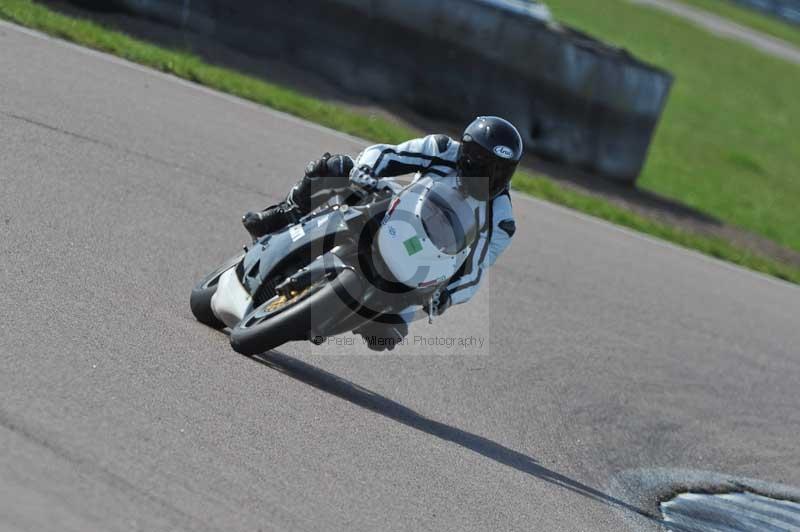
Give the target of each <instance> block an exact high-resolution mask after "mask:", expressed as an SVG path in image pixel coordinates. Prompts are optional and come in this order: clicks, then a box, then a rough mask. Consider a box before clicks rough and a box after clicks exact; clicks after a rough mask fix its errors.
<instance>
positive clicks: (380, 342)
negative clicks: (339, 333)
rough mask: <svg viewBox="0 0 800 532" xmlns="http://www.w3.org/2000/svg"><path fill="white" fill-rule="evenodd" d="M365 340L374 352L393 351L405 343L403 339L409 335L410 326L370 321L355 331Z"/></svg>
mask: <svg viewBox="0 0 800 532" xmlns="http://www.w3.org/2000/svg"><path fill="white" fill-rule="evenodd" d="M353 333H354V334H360V335H361V337H362V338H364V341H365V343H366V344H367V347H369V348H370V349H372V350H373V351H384V350H386V349H388V350H389V351H391V350H392V349H394V348H395V347H396V346H398V345H400V344H401V343H402V342H403V338H405V337H406V336H407V335H408V324H407V323H405V322H404V321H399V323H378V322H374V321H369V322H367V323H365V324H364V325H362V326H361V327H359V328H357V329H355V330H354V331H353Z"/></svg>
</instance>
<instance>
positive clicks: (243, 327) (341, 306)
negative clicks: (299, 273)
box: [231, 270, 362, 355]
mask: <svg viewBox="0 0 800 532" xmlns="http://www.w3.org/2000/svg"><path fill="white" fill-rule="evenodd" d="M361 291H362V287H361V280H360V279H359V277H358V275H357V274H356V273H355V272H353V271H352V270H342V271H341V272H339V274H338V275H337V276H336V277H334V278H325V279H322V280H320V281H318V282H316V283H314V284H312V285H310V286H308V287H306V288H304V289H301V290H299V291H297V292H292V293H290V294H288V295H278V296H275V297H273V298H272V299H270V300H269V301H266V302H265V303H263V304H262V305H260V306H258V307H257V308H255V309H253V311H252V312H250V313H249V314H248V315H247V316H245V317H244V318H243V319H242V321H240V322H239V323H238V324H237V325H236V327H234V328H233V330H232V331H231V347H233V349H234V350H235V351H237V352H239V353H242V354H244V355H255V354H257V353H263V352H265V351H269V350H270V349H274V348H276V347H278V346H279V345H282V344H284V343H286V342H291V341H297V340H310V339H311V340H313V339H314V338H315V337H318V336H329V335H333V334H337V333H339V332H341V331H338V330H337V329H336V327H337V325H339V324H341V323H342V322H343V321H344V320H345V318H347V317H349V316H351V315H352V314H354V313H355V312H356V311H357V310H358V306H359V303H358V301H359V300H360V298H361Z"/></svg>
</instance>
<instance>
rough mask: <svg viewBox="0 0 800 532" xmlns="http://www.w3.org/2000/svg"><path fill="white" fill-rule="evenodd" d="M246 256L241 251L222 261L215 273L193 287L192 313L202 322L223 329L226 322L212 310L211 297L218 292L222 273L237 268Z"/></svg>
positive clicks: (190, 299)
mask: <svg viewBox="0 0 800 532" xmlns="http://www.w3.org/2000/svg"><path fill="white" fill-rule="evenodd" d="M242 258H244V253H240V254H238V255H236V256H235V257H231V258H230V259H228V260H226V261H225V262H224V263H222V266H220V267H219V268H217V269H216V270H215V271H214V272H213V273H210V274H208V275H206V276H205V278H203V280H202V281H200V282H199V283H197V285H196V286H195V287H194V288H193V289H192V295H191V297H190V298H189V306H190V307H191V309H192V314H194V317H195V318H196V319H197V321H199V322H200V323H203V324H205V325H208V326H209V327H212V328H214V329H223V328H224V327H225V324H224V323H222V322H221V321H220V320H219V319H218V318H217V317H216V316H215V315H214V312H213V311H212V310H211V298H212V297H214V294H215V293H216V292H217V284H218V283H219V278H220V277H222V274H223V273H225V272H227V271H228V270H230V269H231V268H235V267H236V265H237V264H239V262H241V260H242Z"/></svg>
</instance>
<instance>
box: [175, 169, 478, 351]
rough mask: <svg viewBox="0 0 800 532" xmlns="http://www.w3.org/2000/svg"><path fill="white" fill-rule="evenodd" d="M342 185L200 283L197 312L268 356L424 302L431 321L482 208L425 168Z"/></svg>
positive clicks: (241, 345)
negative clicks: (369, 186)
mask: <svg viewBox="0 0 800 532" xmlns="http://www.w3.org/2000/svg"><path fill="white" fill-rule="evenodd" d="M379 183H380V184H379V188H378V189H377V190H372V191H365V190H364V189H362V188H360V187H359V186H357V185H355V184H351V185H350V186H349V187H348V188H347V189H342V190H338V191H336V193H335V194H334V195H332V196H331V197H330V198H329V199H328V200H327V201H325V202H324V203H322V204H321V205H320V206H319V207H317V208H316V209H314V210H313V211H312V212H311V213H309V214H308V215H306V216H304V217H303V218H301V219H300V220H299V222H298V223H296V224H294V225H291V226H288V227H286V228H284V229H282V230H280V231H277V232H275V233H272V234H269V235H266V236H263V237H261V238H258V239H255V240H254V241H253V242H251V243H250V245H248V246H245V247H244V251H243V252H242V253H240V254H239V255H237V256H235V257H233V258H231V259H229V260H227V261H225V262H224V263H223V264H222V265H221V266H220V267H219V268H217V269H216V270H215V271H214V272H212V273H211V274H209V275H207V276H206V277H205V278H204V279H203V280H202V281H200V282H199V283H198V284H197V285H196V286H195V288H194V289H193V290H192V294H191V298H190V306H191V309H192V313H193V314H194V316H195V318H196V319H197V320H198V321H200V322H201V323H204V324H206V325H208V326H210V327H213V328H216V329H223V328H225V327H227V328H229V329H230V343H231V346H232V347H233V349H234V350H236V351H237V352H239V353H242V354H246V355H253V354H257V353H263V352H265V351H269V350H270V349H274V348H276V347H278V346H280V345H282V344H284V343H286V342H290V341H299V340H310V341H312V342H313V343H315V344H318V345H319V344H321V343H322V342H324V341H325V339H326V338H327V337H331V336H335V335H338V334H342V333H345V332H348V331H352V330H354V329H357V328H358V327H359V326H361V325H363V324H364V323H365V322H368V321H373V320H374V321H381V320H389V319H392V317H395V319H396V316H397V315H398V314H400V313H402V312H408V310H409V309H414V308H416V309H420V307H425V308H426V309H427V314H428V316H429V320H431V321H432V319H433V317H434V316H435V315H436V313H437V304H438V298H439V295H440V293H441V290H442V289H443V288H444V287H445V286H446V284H447V282H448V281H449V279H450V278H451V277H452V276H453V274H455V273H456V272H457V271H458V270H459V268H461V266H462V265H463V264H464V263H465V261H466V259H467V257H468V256H469V254H470V251H471V249H472V247H473V246H474V245H475V241H476V238H477V233H478V227H477V212H478V209H477V205H476V204H475V200H474V199H472V198H470V197H467V196H465V195H464V194H462V193H461V191H459V190H458V189H457V188H455V187H454V186H452V185H450V184H447V183H443V182H442V181H441V180H436V179H433V178H431V177H424V176H420V175H417V176H416V179H415V180H414V181H412V182H411V183H408V184H404V183H401V182H399V181H395V180H393V179H382V180H381V181H380V182H379Z"/></svg>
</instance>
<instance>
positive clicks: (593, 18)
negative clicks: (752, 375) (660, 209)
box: [547, 0, 800, 250]
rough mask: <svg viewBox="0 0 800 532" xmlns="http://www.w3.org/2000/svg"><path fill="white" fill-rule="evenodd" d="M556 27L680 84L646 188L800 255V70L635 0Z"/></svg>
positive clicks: (552, 0) (564, 6)
mask: <svg viewBox="0 0 800 532" xmlns="http://www.w3.org/2000/svg"><path fill="white" fill-rule="evenodd" d="M602 3H603V8H602V9H597V5H596V3H595V2H587V1H586V0H548V2H547V4H548V6H550V8H551V9H552V10H553V12H554V14H555V16H556V18H557V19H558V20H561V21H562V22H565V23H567V24H570V25H573V26H576V27H578V28H580V29H582V30H584V31H587V32H589V33H591V34H593V35H595V36H597V37H599V38H601V39H603V40H606V41H609V42H611V43H614V44H616V45H619V46H623V47H625V48H627V49H628V50H630V51H632V52H633V53H634V54H635V55H637V56H638V57H640V58H643V59H645V60H647V61H650V62H652V63H655V64H657V65H660V66H662V67H664V68H666V69H668V70H669V71H671V72H672V73H674V75H675V78H676V79H675V85H674V87H673V90H672V94H671V95H670V98H669V101H668V104H667V107H666V110H665V112H664V115H663V117H662V120H661V123H660V124H659V127H658V130H657V132H656V136H655V138H654V140H653V145H652V147H651V151H650V155H649V158H648V161H647V164H646V166H645V169H644V172H643V174H642V176H641V179H640V180H639V185H640V186H641V187H643V188H646V189H649V190H652V191H654V192H657V193H659V194H663V195H666V196H669V197H671V198H675V199H677V200H679V201H681V202H683V203H685V204H688V205H690V206H692V207H695V208H697V209H699V210H701V211H703V212H706V213H708V214H711V215H713V216H715V217H717V218H719V219H721V220H723V221H725V222H728V223H730V224H732V225H736V226H739V227H742V228H745V229H749V230H752V231H754V232H756V233H760V234H761V235H764V236H766V237H768V238H771V239H773V240H775V241H777V242H779V243H781V244H783V245H785V246H787V247H790V248H792V249H795V250H800V209H798V204H800V136H798V131H799V130H800V126H799V124H800V67H798V66H797V65H794V64H791V63H788V62H785V61H783V60H780V59H777V58H773V57H770V56H767V55H765V54H763V53H762V52H759V51H757V50H755V49H753V48H751V47H749V46H748V45H746V44H743V43H739V42H736V41H732V40H728V39H722V38H719V37H715V36H713V35H711V34H709V33H707V32H706V31H705V30H703V29H701V28H699V27H697V26H695V25H693V24H692V23H690V22H688V21H685V20H683V19H680V18H677V17H674V16H672V15H669V14H666V13H664V12H662V11H660V10H657V9H653V8H649V7H645V6H641V5H636V4H632V3H630V2H629V1H628V0H603V2H602Z"/></svg>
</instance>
